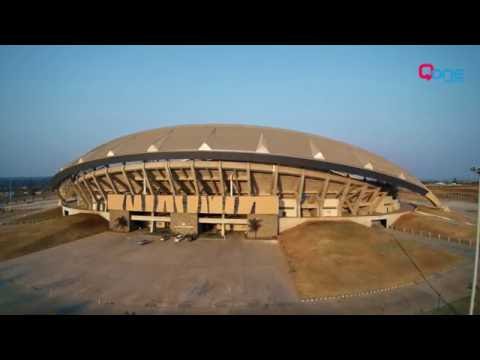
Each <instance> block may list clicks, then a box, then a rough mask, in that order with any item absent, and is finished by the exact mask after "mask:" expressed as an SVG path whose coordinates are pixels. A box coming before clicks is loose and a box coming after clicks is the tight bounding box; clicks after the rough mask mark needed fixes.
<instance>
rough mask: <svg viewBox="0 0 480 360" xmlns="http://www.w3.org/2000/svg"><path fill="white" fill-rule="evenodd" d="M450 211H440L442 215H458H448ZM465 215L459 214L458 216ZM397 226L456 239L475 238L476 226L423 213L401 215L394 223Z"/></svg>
mask: <svg viewBox="0 0 480 360" xmlns="http://www.w3.org/2000/svg"><path fill="white" fill-rule="evenodd" d="M446 214H449V213H446V212H441V213H438V215H440V216H445V217H448V216H450V217H452V216H453V217H456V216H455V215H446ZM462 216H463V215H461V214H458V217H462ZM394 226H395V228H399V229H403V228H405V229H408V230H413V231H414V232H416V233H420V232H422V233H431V234H432V236H437V235H440V236H441V237H444V238H446V237H450V238H455V239H463V240H470V239H474V238H475V226H472V225H467V224H465V223H463V222H458V221H456V220H454V221H448V220H444V219H441V218H438V217H434V216H428V215H421V214H415V213H413V214H405V215H403V216H401V217H400V218H399V219H398V220H397V221H395V224H394Z"/></svg>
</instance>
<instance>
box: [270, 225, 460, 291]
mask: <svg viewBox="0 0 480 360" xmlns="http://www.w3.org/2000/svg"><path fill="white" fill-rule="evenodd" d="M280 243H281V245H282V248H283V250H284V252H285V254H286V256H287V259H288V262H289V265H290V270H291V272H292V275H293V277H294V280H295V284H296V287H297V290H298V292H299V294H300V296H301V297H303V298H308V297H322V296H336V295H342V294H350V293H357V292H362V291H367V290H371V289H379V288H386V287H391V286H394V285H400V284H405V283H408V282H411V281H415V280H419V279H422V275H421V273H419V271H418V270H417V268H416V267H415V265H413V264H412V262H411V260H410V259H409V258H408V257H407V256H406V255H405V253H404V252H403V251H402V249H401V248H400V247H399V246H398V244H397V242H396V241H395V239H394V238H393V237H392V236H391V235H389V234H387V233H385V232H383V231H380V230H376V229H373V228H367V227H364V226H361V225H358V224H355V223H353V222H311V223H305V224H302V225H299V226H297V227H295V228H293V229H290V230H287V231H286V232H284V233H283V234H281V235H280ZM401 244H402V246H403V248H405V249H406V251H407V253H408V254H409V256H410V257H411V258H412V259H413V260H414V261H415V263H416V264H417V265H418V266H419V267H420V269H421V271H422V272H423V274H424V275H425V276H428V274H431V273H434V272H439V271H442V270H445V269H446V268H448V267H450V266H453V265H454V264H456V263H457V261H459V260H460V257H458V256H456V255H452V254H449V253H447V252H443V251H439V250H434V249H432V248H430V247H427V246H425V245H419V244H417V243H415V242H413V241H402V243H401Z"/></svg>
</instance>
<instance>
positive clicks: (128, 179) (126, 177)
mask: <svg viewBox="0 0 480 360" xmlns="http://www.w3.org/2000/svg"><path fill="white" fill-rule="evenodd" d="M122 174H123V177H124V179H125V182H126V183H127V185H128V190H129V191H130V195H135V191H133V187H132V184H131V183H130V178H129V177H128V175H127V172H126V171H125V164H123V166H122Z"/></svg>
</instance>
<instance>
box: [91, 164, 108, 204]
mask: <svg viewBox="0 0 480 360" xmlns="http://www.w3.org/2000/svg"><path fill="white" fill-rule="evenodd" d="M92 177H93V182H94V183H95V186H96V187H97V189H98V191H99V192H100V195H101V196H102V198H103V201H105V204H107V195H106V194H105V190H104V189H103V188H102V186H101V185H100V183H99V182H98V179H97V177H96V176H95V171H93V172H92Z"/></svg>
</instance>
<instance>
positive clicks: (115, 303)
mask: <svg viewBox="0 0 480 360" xmlns="http://www.w3.org/2000/svg"><path fill="white" fill-rule="evenodd" d="M145 239H148V240H153V241H152V242H150V243H148V244H145V245H139V244H138V241H139V240H145ZM0 292H1V293H2V296H0V298H1V300H0V313H4V314H5V313H39V312H40V313H114V314H115V313H126V312H135V313H155V312H162V311H164V312H168V311H171V312H172V313H178V312H181V311H182V310H185V309H197V310H198V312H200V313H221V312H222V311H231V310H232V309H235V308H242V307H249V308H255V307H262V306H265V305H269V304H271V305H275V304H276V305H279V304H280V305H281V304H283V303H292V302H297V301H298V298H297V295H296V292H295V288H294V285H293V282H292V280H291V277H290V276H289V274H288V266H287V264H286V260H285V258H284V256H283V254H282V253H281V249H280V248H279V246H278V244H277V243H276V242H275V241H262V240H244V239H243V237H242V236H241V235H234V236H231V237H230V238H227V239H226V240H222V239H212V238H199V239H197V240H196V241H193V242H185V241H184V242H180V243H175V242H174V241H173V239H170V240H168V241H166V242H162V241H160V240H159V238H158V237H156V236H152V235H149V234H145V233H142V232H140V231H137V232H134V233H129V234H118V233H112V232H104V233H101V234H98V235H94V236H90V237H88V238H84V239H81V240H78V241H75V242H72V243H68V244H64V245H61V246H57V247H54V248H51V249H47V250H44V251H40V252H37V253H34V254H30V255H27V256H23V257H20V258H16V259H13V260H9V261H5V262H2V263H0Z"/></svg>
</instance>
